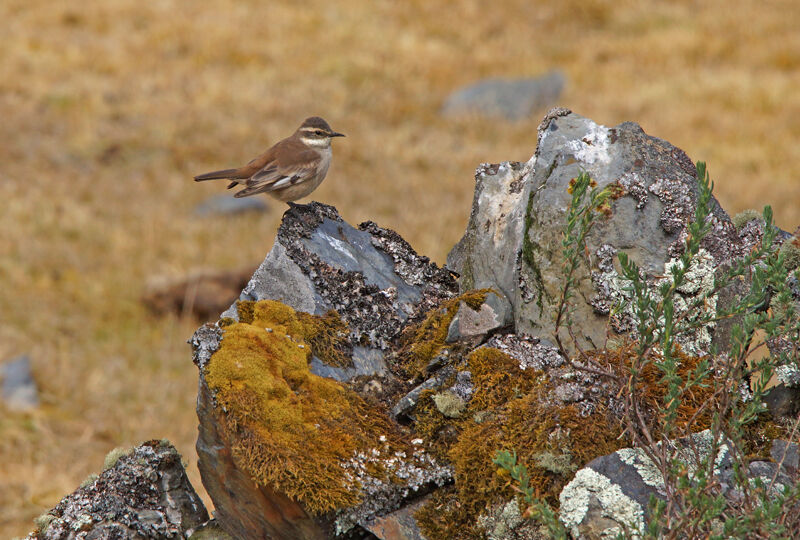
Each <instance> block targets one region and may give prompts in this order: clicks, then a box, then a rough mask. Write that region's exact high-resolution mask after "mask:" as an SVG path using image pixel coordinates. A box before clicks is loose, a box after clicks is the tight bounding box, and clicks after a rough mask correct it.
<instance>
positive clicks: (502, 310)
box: [445, 291, 514, 343]
mask: <svg viewBox="0 0 800 540" xmlns="http://www.w3.org/2000/svg"><path fill="white" fill-rule="evenodd" d="M513 323H514V314H513V313H512V311H511V303H510V302H509V301H508V299H507V298H506V297H505V295H503V294H502V293H498V292H495V291H491V292H489V293H487V295H486V300H485V301H484V303H483V304H481V307H480V309H479V310H478V311H475V310H474V309H472V308H471V307H469V306H468V305H467V304H466V303H465V302H461V304H460V305H459V306H458V311H457V312H456V314H455V316H454V317H453V320H452V321H450V326H449V327H448V329H447V338H446V340H445V341H447V343H454V342H456V341H459V340H462V339H477V340H480V341H482V340H483V338H485V337H486V336H488V335H489V334H490V333H492V332H495V331H497V330H500V329H502V328H507V327H509V326H511V325H513Z"/></svg>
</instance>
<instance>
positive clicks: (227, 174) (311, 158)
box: [194, 116, 344, 202]
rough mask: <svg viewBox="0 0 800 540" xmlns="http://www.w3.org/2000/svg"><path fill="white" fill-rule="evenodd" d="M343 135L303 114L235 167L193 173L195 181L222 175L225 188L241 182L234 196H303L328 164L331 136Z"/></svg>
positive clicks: (290, 198) (281, 198)
mask: <svg viewBox="0 0 800 540" xmlns="http://www.w3.org/2000/svg"><path fill="white" fill-rule="evenodd" d="M333 137H344V134H342V133H337V132H335V131H333V130H332V129H331V126H329V125H328V123H327V122H326V121H325V120H323V119H322V118H320V117H319V116H312V117H310V118H306V119H305V121H304V122H303V123H302V125H301V126H300V127H299V128H297V131H295V132H294V134H292V136H291V137H287V138H285V139H283V140H282V141H280V142H278V143H276V144H275V146H273V147H272V148H270V149H269V150H267V151H266V152H264V153H263V154H261V155H260V156H258V157H257V158H255V159H253V160H252V161H250V163H248V164H247V165H245V166H244V167H239V168H238V169H225V170H222V171H214V172H209V173H205V174H201V175H199V176H195V177H194V179H195V181H196V182H200V181H203V180H216V179H218V178H224V179H226V180H231V183H230V184H228V189H230V188H232V187H234V186H237V185H244V186H245V188H244V189H243V190H241V191H238V192H236V195H234V197H247V196H249V195H255V194H256V193H266V194H268V195H271V196H272V197H274V198H276V199H278V200H279V201H283V202H292V201H296V200H297V199H302V198H303V197H305V196H306V195H308V194H310V193H311V192H312V191H314V190H315V189H317V186H319V185H320V184H321V183H322V181H323V180H324V179H325V175H326V174H328V167H330V165H331V156H332V152H331V139H332V138H333Z"/></svg>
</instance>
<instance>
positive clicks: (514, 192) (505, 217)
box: [448, 109, 745, 354]
mask: <svg viewBox="0 0 800 540" xmlns="http://www.w3.org/2000/svg"><path fill="white" fill-rule="evenodd" d="M581 171H586V172H588V173H589V174H590V175H591V177H592V179H593V180H595V181H596V182H597V187H598V189H602V188H604V187H606V186H610V185H612V184H614V185H615V186H616V187H617V194H616V196H615V198H613V199H612V201H611V209H610V210H611V212H610V216H608V217H600V218H598V220H597V221H596V224H595V226H594V228H593V229H592V232H591V233H590V235H589V237H588V239H587V248H588V251H589V254H590V259H591V264H592V268H591V271H588V270H587V269H586V268H584V267H581V268H579V270H578V273H577V275H576V276H575V277H576V282H577V290H575V291H574V292H575V300H574V301H573V303H572V308H573V311H572V313H571V316H572V321H573V327H574V328H580V329H581V333H580V335H579V336H577V337H578V340H579V344H580V346H581V347H582V348H596V347H600V346H602V345H603V343H604V342H605V338H606V317H607V316H608V315H609V312H610V308H611V306H612V305H613V304H615V303H616V302H617V301H619V300H621V299H622V297H623V295H624V294H625V293H624V288H625V287H624V284H623V283H622V282H621V281H620V275H619V273H618V270H617V268H616V266H615V262H614V259H615V256H616V254H617V253H618V252H619V251H625V253H627V254H628V256H629V257H630V259H631V260H633V261H634V262H636V263H637V264H638V265H639V266H640V267H641V268H642V269H643V270H644V271H645V272H646V274H647V276H648V277H649V279H650V282H651V283H652V284H653V285H652V286H653V287H656V286H657V276H662V275H664V273H665V272H666V270H667V269H668V267H669V265H671V264H675V260H676V257H678V256H679V255H680V252H681V249H682V245H683V244H682V243H683V240H684V238H685V234H686V224H687V222H688V221H689V218H690V217H691V216H692V215H693V213H694V205H695V203H696V200H697V185H696V180H695V178H696V172H695V166H694V165H693V164H692V162H691V160H690V159H689V158H688V157H687V156H686V154H684V153H683V152H682V151H681V150H680V149H678V148H675V147H674V146H672V145H670V144H669V143H667V142H665V141H662V140H660V139H656V138H655V137H650V136H648V135H646V134H645V133H644V132H643V131H642V129H641V128H640V127H639V126H638V125H636V124H633V123H630V122H628V123H623V124H620V125H619V126H616V127H614V128H607V127H605V126H601V125H598V124H596V123H594V122H592V121H591V120H589V119H586V118H583V117H581V116H578V115H576V114H573V113H572V112H570V111H568V110H566V109H554V110H553V111H551V112H550V113H549V114H548V115H547V116H546V117H545V119H544V120H543V121H542V123H541V125H540V126H539V145H538V148H537V150H536V153H535V154H534V156H533V157H532V158H531V159H530V160H529V161H528V162H527V163H526V164H525V165H518V164H511V163H509V164H501V165H495V166H484V167H482V168H479V170H478V173H477V175H476V191H475V198H474V201H473V209H472V214H471V216H470V221H469V224H468V226H467V230H466V232H465V234H464V237H463V238H462V240H461V241H460V242H459V244H458V245H457V246H456V248H455V249H454V251H453V252H452V253H451V254H450V255H449V256H448V264H452V267H453V269H454V270H455V271H457V272H460V273H461V278H460V286H461V289H462V290H466V289H469V288H472V287H473V286H474V284H475V283H484V284H491V286H493V287H496V288H497V289H498V290H500V291H502V292H503V293H504V294H506V296H508V298H509V299H510V300H511V303H512V305H513V309H514V320H515V325H516V329H517V331H518V332H522V333H527V334H532V335H534V336H539V337H543V338H552V337H553V335H554V327H553V313H554V312H555V310H556V308H557V305H558V299H559V295H560V292H561V289H562V287H563V285H564V270H563V268H564V266H563V265H564V259H563V256H562V244H561V242H562V233H563V230H564V226H565V215H566V211H567V209H568V207H569V204H570V198H571V195H570V193H569V192H568V187H569V183H570V180H571V179H572V178H575V177H576V176H578V174H579V173H580V172H581ZM711 219H712V230H711V233H710V234H709V235H708V237H707V238H706V239H705V240H704V242H703V251H702V253H701V256H700V257H698V261H697V265H698V266H697V267H696V268H695V269H694V270H693V272H694V274H693V278H692V279H693V280H694V281H692V283H694V284H695V285H692V284H691V283H690V284H689V285H691V290H688V289H687V290H685V291H681V292H682V294H683V295H684V297H685V298H686V302H687V303H688V302H689V301H690V300H691V298H692V297H693V296H694V295H696V294H699V293H700V292H702V290H704V289H703V288H704V287H707V286H708V283H710V282H711V283H713V272H714V270H715V269H717V268H719V267H720V265H723V264H724V263H725V262H727V261H730V260H731V259H732V258H733V257H736V256H739V255H741V254H743V253H744V249H745V248H744V245H743V241H742V240H741V239H740V237H739V236H738V234H737V232H736V229H735V227H734V226H733V224H732V223H731V221H730V219H729V218H728V216H727V214H726V213H725V212H724V211H723V210H722V208H720V206H719V204H718V203H717V202H716V200H712V214H711ZM632 224H636V225H635V226H633V225H632ZM720 298H721V299H722V298H723V296H722V295H720ZM710 308H711V309H713V308H714V306H710ZM678 309H680V307H678ZM629 324H630V318H629V317H628V316H627V314H625V313H623V314H620V315H619V316H618V317H617V318H615V319H614V320H612V327H613V328H614V329H615V330H616V331H620V332H624V331H630V330H631V328H630V327H629V326H626V325H629ZM714 331H715V327H714V325H713V324H711V325H708V327H706V328H705V329H703V331H700V332H697V334H695V335H693V336H690V338H687V339H686V340H684V341H683V342H682V343H681V345H683V346H684V349H685V350H687V352H691V353H698V354H700V353H702V352H704V351H707V350H708V348H709V346H710V345H711V341H712V338H713V337H714V335H715V334H714Z"/></svg>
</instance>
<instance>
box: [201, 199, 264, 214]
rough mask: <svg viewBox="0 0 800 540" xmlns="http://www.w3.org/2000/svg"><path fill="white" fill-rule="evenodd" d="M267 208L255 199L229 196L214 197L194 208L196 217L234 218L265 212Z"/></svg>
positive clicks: (262, 202)
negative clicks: (250, 213) (245, 214)
mask: <svg viewBox="0 0 800 540" xmlns="http://www.w3.org/2000/svg"><path fill="white" fill-rule="evenodd" d="M268 210H269V207H268V206H267V205H266V204H265V203H264V201H262V200H260V199H258V198H256V197H247V198H241V199H236V198H234V197H232V196H231V195H227V194H224V195H214V196H213V197H209V198H208V199H206V200H205V201H203V202H202V203H200V204H198V205H197V206H195V207H194V214H195V215H196V216H198V217H210V216H236V215H239V214H244V213H248V212H267V211H268Z"/></svg>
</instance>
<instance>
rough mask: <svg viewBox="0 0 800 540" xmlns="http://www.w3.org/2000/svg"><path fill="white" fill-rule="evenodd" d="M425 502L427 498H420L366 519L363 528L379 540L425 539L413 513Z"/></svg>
mask: <svg viewBox="0 0 800 540" xmlns="http://www.w3.org/2000/svg"><path fill="white" fill-rule="evenodd" d="M426 502H427V499H426V498H422V499H420V500H418V501H415V502H413V503H411V504H409V505H408V506H404V507H403V508H400V509H398V510H395V511H394V512H390V513H388V514H386V515H385V516H379V517H375V518H373V519H371V520H369V521H367V522H366V523H365V524H364V528H365V529H366V530H368V531H369V532H371V533H372V534H374V535H375V536H376V537H377V538H380V539H381V540H425V537H424V536H423V535H422V532H421V531H420V530H419V526H418V525H417V521H416V520H415V519H414V513H415V512H416V511H417V510H419V509H420V508H421V507H422V505H423V504H425V503H426Z"/></svg>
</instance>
